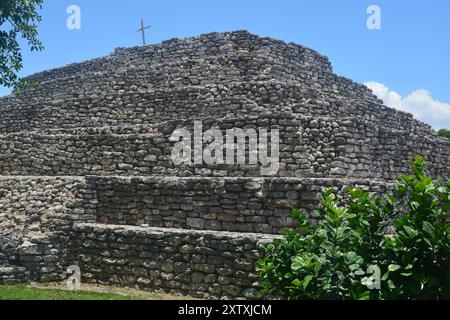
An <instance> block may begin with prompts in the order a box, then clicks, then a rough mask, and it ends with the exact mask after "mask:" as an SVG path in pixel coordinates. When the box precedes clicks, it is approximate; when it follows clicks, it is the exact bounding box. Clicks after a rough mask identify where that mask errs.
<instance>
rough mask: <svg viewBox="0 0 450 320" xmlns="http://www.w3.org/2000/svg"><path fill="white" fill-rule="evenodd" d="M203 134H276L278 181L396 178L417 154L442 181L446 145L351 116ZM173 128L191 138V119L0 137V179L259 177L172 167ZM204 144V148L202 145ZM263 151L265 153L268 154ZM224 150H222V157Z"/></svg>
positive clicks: (228, 169) (241, 169)
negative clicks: (118, 176)
mask: <svg viewBox="0 0 450 320" xmlns="http://www.w3.org/2000/svg"><path fill="white" fill-rule="evenodd" d="M202 124H203V130H204V131H206V130H208V129H210V128H217V129H220V130H221V131H222V133H223V135H224V136H225V133H226V130H228V129H233V128H235V127H237V128H243V129H254V130H255V132H259V130H260V129H267V131H268V132H269V133H270V132H271V131H273V130H274V129H277V130H279V132H280V157H279V161H280V168H279V171H278V172H277V173H276V174H275V176H280V177H322V178H323V177H345V178H349V177H353V178H379V179H384V180H387V181H390V180H394V179H397V178H399V177H400V176H401V174H402V173H406V172H408V171H409V165H408V161H410V160H412V159H414V157H415V156H417V155H422V156H424V157H425V158H427V159H428V161H429V162H430V164H431V174H432V175H433V176H447V166H448V163H449V159H450V142H449V141H448V140H446V139H440V138H436V137H434V136H428V135H422V132H420V131H418V132H414V133H415V134H414V135H411V133H412V132H411V131H406V130H392V129H388V128H386V127H383V126H379V125H374V124H370V123H368V122H365V121H363V120H359V119H354V118H340V119H334V118H328V117H298V118H295V117H293V116H292V115H291V114H289V113H265V114H261V115H259V116H257V117H249V116H246V117H240V118H230V119H228V118H227V119H211V118H208V119H203V120H202ZM176 128H185V129H187V130H188V131H189V132H191V134H193V132H194V130H193V121H191V120H173V121H169V122H163V123H160V124H158V125H139V126H133V127H130V126H127V127H122V126H117V127H101V128H76V129H60V130H40V131H38V132H19V133H9V134H0V174H3V175H49V176H55V175H56V176H61V175H80V176H84V175H122V176H136V175H137V176H141V175H163V176H181V177H185V176H207V177H208V176H209V177H210V176H222V177H227V176H228V177H230V176H247V177H257V176H261V166H260V165H259V164H258V165H249V164H248V152H249V150H248V145H247V146H246V153H247V161H246V163H247V164H239V165H238V164H236V165H228V164H216V165H206V164H203V165H174V164H173V162H172V160H171V153H172V150H173V146H174V145H175V142H173V141H171V139H170V138H171V135H172V133H173V132H174V131H175V129H176ZM204 145H205V146H206V145H207V144H206V143H205V144H204ZM269 151H270V150H269ZM225 153H226V152H225V151H224V154H225Z"/></svg>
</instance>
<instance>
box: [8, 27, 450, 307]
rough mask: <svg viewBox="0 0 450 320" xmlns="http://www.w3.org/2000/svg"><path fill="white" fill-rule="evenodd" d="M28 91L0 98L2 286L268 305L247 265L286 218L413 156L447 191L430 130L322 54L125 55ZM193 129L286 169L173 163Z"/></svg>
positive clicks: (40, 77) (227, 40)
mask: <svg viewBox="0 0 450 320" xmlns="http://www.w3.org/2000/svg"><path fill="white" fill-rule="evenodd" d="M29 79H30V80H34V81H36V86H34V87H32V88H29V89H27V90H26V91H22V92H15V93H13V94H12V95H10V96H8V97H3V98H0V283H5V284H10V283H17V282H24V281H39V282H48V281H59V280H64V279H66V278H67V273H66V270H67V267H68V266H70V265H78V266H80V268H81V273H82V281H85V282H91V283H99V284H110V285H117V286H129V287H136V288H140V289H144V290H149V291H160V292H169V293H175V294H176V293H180V294H183V295H190V296H193V297H196V298H210V299H228V298H229V299H234V298H239V299H254V298H261V293H260V291H261V290H260V289H261V279H259V278H258V277H257V276H256V274H255V267H256V262H257V260H258V259H259V258H260V257H261V256H262V255H263V254H264V250H263V246H264V245H265V244H268V243H270V242H273V241H276V240H277V239H280V237H281V235H282V234H283V232H284V230H285V229H286V228H291V227H295V224H294V222H293V221H292V219H291V217H290V212H291V210H292V208H298V209H302V210H304V211H306V212H308V213H312V212H313V211H314V210H315V209H317V208H318V206H319V201H318V200H319V196H320V193H321V192H322V191H323V190H324V189H325V188H334V190H335V191H336V192H338V193H341V192H343V191H344V190H345V189H346V188H349V187H362V188H364V189H366V190H369V191H371V192H379V193H381V192H384V191H386V190H388V189H390V188H392V183H393V181H394V180H395V179H397V178H399V177H400V175H401V174H402V173H407V172H408V170H409V169H408V163H407V162H408V161H409V160H411V159H413V158H414V157H415V156H416V155H422V156H424V157H426V158H427V159H428V161H429V162H430V169H429V173H430V174H431V175H433V176H435V177H448V171H447V168H448V164H449V163H450V161H449V160H450V142H449V141H448V140H445V139H443V138H440V137H438V136H437V135H436V134H435V133H434V132H433V131H432V130H431V128H430V126H428V125H426V124H424V123H422V122H420V121H418V120H416V119H414V118H413V117H412V115H410V114H407V113H404V112H400V111H397V110H394V109H391V108H388V107H386V106H384V105H383V103H382V102H381V101H380V100H379V99H377V98H376V97H375V96H374V95H373V94H372V92H371V91H370V90H369V89H368V88H366V87H365V86H363V85H361V84H358V83H355V82H353V81H351V80H350V79H346V78H343V77H340V76H338V75H336V74H334V73H333V71H332V67H331V63H330V61H329V60H328V58H326V57H325V56H323V55H321V54H319V53H318V52H316V51H314V50H311V49H309V48H305V47H303V46H300V45H297V44H292V43H284V42H282V41H279V40H276V39H271V38H267V37H259V36H255V35H252V34H250V33H248V32H245V31H236V32H227V33H211V34H205V35H201V36H199V37H194V38H188V39H173V40H169V41H165V42H163V43H161V44H158V45H151V46H144V47H136V48H120V49H117V50H116V51H115V52H114V53H112V54H111V55H109V56H107V57H103V58H99V59H94V60H90V61H86V62H82V63H76V64H72V65H69V66H65V67H62V68H57V69H53V70H49V71H45V72H42V73H38V74H35V75H32V76H30V77H29ZM199 121H201V123H202V129H203V131H206V130H209V129H215V130H216V132H219V133H221V134H222V136H225V134H226V133H227V130H235V129H236V130H242V131H243V132H244V133H245V132H246V131H247V139H248V136H249V134H248V132H249V131H250V130H254V132H257V133H258V132H260V131H259V130H265V131H266V132H267V133H269V132H273V131H278V132H279V157H278V164H279V168H278V169H279V170H274V171H273V172H271V174H270V175H269V176H263V174H262V172H263V171H261V169H263V168H264V166H263V165H262V164H260V163H257V164H251V163H245V164H242V163H241V164H238V163H235V164H218V163H215V164H212V165H207V164H206V163H202V164H188V163H183V164H175V163H174V162H173V161H172V159H171V155H172V151H173V148H174V144H175V143H176V142H177V141H178V140H176V139H174V138H173V137H172V135H173V133H174V132H175V130H176V129H184V130H187V131H188V132H192V133H193V132H194V124H195V123H196V122H199ZM210 142H211V141H203V145H204V146H206V145H208V143H210ZM224 142H225V141H224ZM247 142H248V141H247V140H246V141H244V143H243V150H241V151H242V152H243V154H244V155H245V157H246V159H247V160H248V158H249V156H250V155H252V154H253V153H254V152H255V150H252V149H251V148H250V146H249V145H248V143H247ZM192 147H194V145H192ZM226 148H227V145H226V144H224V146H223V149H222V150H221V151H224V153H226V150H227V149H226ZM194 149H195V148H193V149H192V155H194V154H195V151H194ZM233 150H234V151H239V148H237V149H233ZM270 152H273V150H271V151H270ZM271 155H273V154H271ZM311 219H314V216H313V215H311Z"/></svg>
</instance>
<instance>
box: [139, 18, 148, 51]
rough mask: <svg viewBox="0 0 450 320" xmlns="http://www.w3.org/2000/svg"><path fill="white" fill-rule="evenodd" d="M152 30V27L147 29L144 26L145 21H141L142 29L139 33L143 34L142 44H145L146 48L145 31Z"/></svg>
mask: <svg viewBox="0 0 450 320" xmlns="http://www.w3.org/2000/svg"><path fill="white" fill-rule="evenodd" d="M150 28H151V26H147V27H145V26H144V19H141V28H140V29H139V30H138V31H137V32H139V31H141V32H142V42H143V43H144V46H145V45H146V43H145V30H147V29H150Z"/></svg>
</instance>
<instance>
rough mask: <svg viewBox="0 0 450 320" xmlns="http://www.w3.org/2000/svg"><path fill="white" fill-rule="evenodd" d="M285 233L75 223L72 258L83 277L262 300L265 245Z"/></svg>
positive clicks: (191, 293) (145, 287) (99, 281)
mask: <svg viewBox="0 0 450 320" xmlns="http://www.w3.org/2000/svg"><path fill="white" fill-rule="evenodd" d="M280 238H281V237H280V236H273V235H262V234H254V233H232V232H220V231H193V230H184V229H170V228H147V227H131V226H116V225H101V224H75V225H74V227H73V230H72V232H71V237H70V245H69V260H70V263H71V264H76V265H78V266H79V267H80V270H81V275H82V281H83V282H85V283H86V282H88V283H97V284H109V285H115V286H126V287H137V288H139V289H142V290H148V291H159V292H167V293H172V294H182V295H189V296H193V297H195V298H202V299H206V298H209V299H218V298H222V299H236V298H247V299H255V298H261V296H260V291H261V288H262V283H261V280H260V279H259V277H258V276H257V275H256V272H255V269H256V266H257V260H258V259H260V258H261V257H262V256H263V255H264V247H265V246H266V245H267V244H269V243H272V242H273V241H276V240H277V239H280Z"/></svg>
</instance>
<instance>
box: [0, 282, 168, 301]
mask: <svg viewBox="0 0 450 320" xmlns="http://www.w3.org/2000/svg"><path fill="white" fill-rule="evenodd" d="M158 299H160V298H159V297H158V296H157V295H152V294H148V295H133V294H117V293H108V292H105V293H103V292H93V291H66V290H59V289H40V288H31V287H29V286H27V285H25V284H20V285H13V286H0V300H158Z"/></svg>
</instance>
